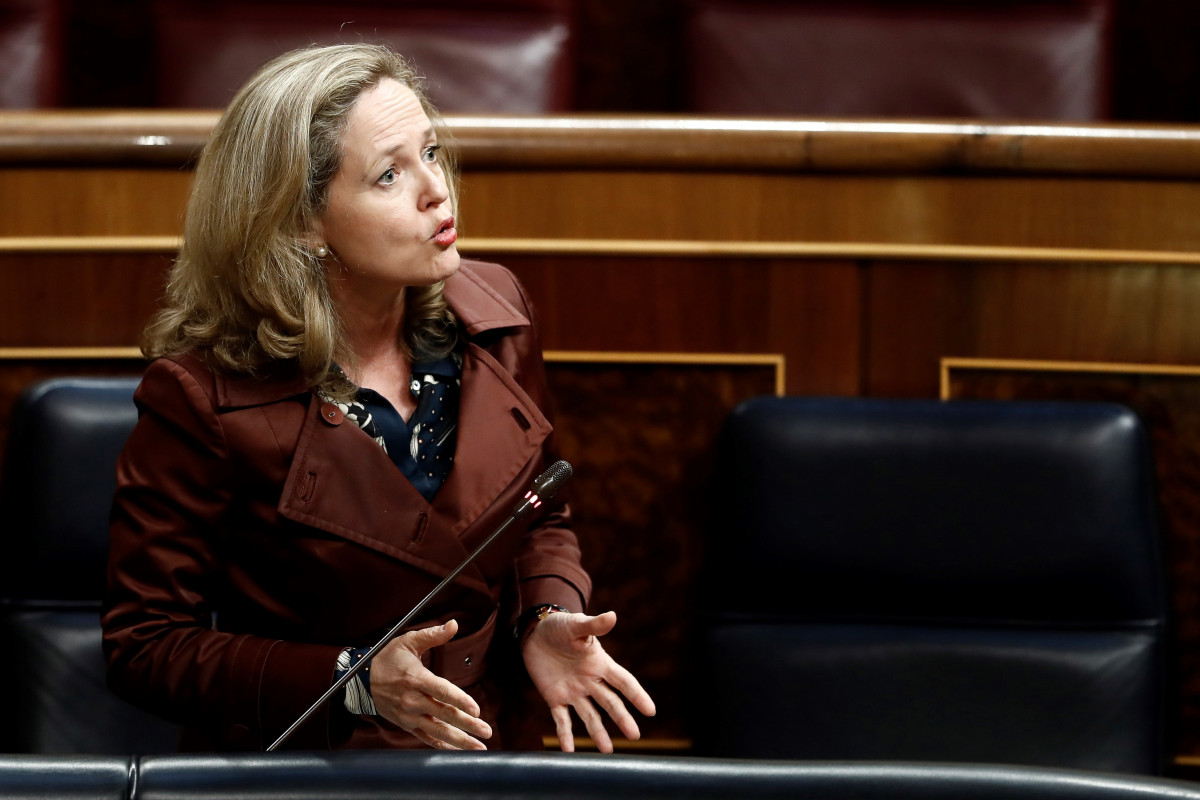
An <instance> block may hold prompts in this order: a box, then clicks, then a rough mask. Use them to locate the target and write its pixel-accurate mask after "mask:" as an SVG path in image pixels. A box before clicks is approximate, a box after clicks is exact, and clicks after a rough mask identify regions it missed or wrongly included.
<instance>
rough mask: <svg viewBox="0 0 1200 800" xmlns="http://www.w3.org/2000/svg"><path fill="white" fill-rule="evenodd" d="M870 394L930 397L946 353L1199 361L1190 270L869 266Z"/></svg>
mask: <svg viewBox="0 0 1200 800" xmlns="http://www.w3.org/2000/svg"><path fill="white" fill-rule="evenodd" d="M866 269H867V274H868V278H867V280H868V290H867V297H868V300H867V307H866V308H865V309H864V316H865V318H866V320H867V326H868V328H869V330H868V331H867V333H866V334H865V336H866V339H867V350H868V355H867V356H866V361H867V368H866V372H867V375H868V376H869V377H868V382H867V386H866V393H867V394H870V395H875V396H881V397H906V396H916V397H929V396H933V395H935V394H936V393H937V369H936V365H937V362H938V359H939V358H941V357H943V356H963V357H981V358H1032V359H1055V360H1075V361H1096V360H1103V361H1127V362H1147V363H1200V270H1198V269H1197V268H1196V267H1194V266H1186V265H1158V266H1154V267H1148V266H1146V265H1120V264H1044V263H975V264H970V263H960V264H955V263H937V264H930V263H914V262H873V263H871V264H870V265H868V266H867V268H866Z"/></svg>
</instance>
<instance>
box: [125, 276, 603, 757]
mask: <svg viewBox="0 0 1200 800" xmlns="http://www.w3.org/2000/svg"><path fill="white" fill-rule="evenodd" d="M445 296H446V299H447V300H448V302H449V303H450V305H451V307H452V308H453V309H454V311H455V313H456V314H457V315H458V317H459V319H460V320H461V322H462V323H463V325H464V327H465V330H466V332H467V335H468V337H469V344H468V346H467V350H466V352H465V355H464V359H463V379H462V398H461V406H460V417H459V434H458V445H457V450H456V453H455V465H454V468H453V469H452V470H451V472H450V474H449V477H448V478H447V480H446V482H445V484H444V485H443V486H442V488H441V490H440V491H439V492H438V493H437V495H436V496H435V497H434V500H433V502H432V503H429V502H426V501H425V499H424V498H423V497H422V496H421V495H420V494H419V493H418V492H417V491H416V490H415V489H414V488H413V487H412V485H411V484H410V483H409V482H408V480H407V479H406V478H405V477H404V475H403V474H402V473H401V472H400V471H399V469H397V468H396V467H395V465H393V464H392V463H391V461H390V460H389V459H388V457H387V455H386V454H385V453H384V451H383V450H382V448H380V447H379V445H378V444H376V443H375V442H374V441H373V440H372V439H371V438H370V437H369V436H368V435H367V434H365V433H364V432H363V431H362V430H361V429H360V428H359V427H358V426H357V425H355V424H354V423H353V422H349V421H345V420H344V419H343V416H342V413H341V412H340V411H339V410H338V408H337V407H336V406H335V405H332V404H329V403H324V402H322V400H321V399H320V398H319V397H317V396H316V395H315V394H314V393H313V392H312V391H311V390H310V389H309V388H307V387H305V386H304V385H303V383H302V382H301V381H299V380H298V379H297V378H290V377H286V376H285V377H281V378H274V379H253V378H247V377H230V376H224V375H220V374H216V373H214V372H213V371H212V370H210V369H208V368H207V367H206V366H205V364H204V362H203V361H202V360H201V359H200V358H198V357H196V356H195V355H184V356H180V357H172V358H164V359H159V360H156V361H154V362H152V363H151V364H150V366H149V367H148V369H147V370H146V373H145V377H144V378H143V380H142V383H141V386H140V387H139V388H138V390H137V393H136V395H135V400H136V402H137V404H138V408H139V412H140V416H139V420H138V423H137V426H136V428H135V430H134V432H133V434H132V436H131V437H130V439H129V442H128V444H127V445H126V447H125V450H124V452H123V454H122V456H121V458H120V461H119V463H118V466H117V494H116V499H115V502H114V506H113V514H112V522H111V552H110V558H109V570H108V596H107V598H106V602H105V608H104V611H103V627H104V648H105V654H106V656H107V659H108V665H109V673H108V676H109V685H110V686H111V687H112V689H113V690H114V691H116V692H117V693H118V694H119V695H121V696H122V697H124V698H126V699H128V700H129V701H131V702H133V703H134V704H135V705H138V706H140V707H142V708H145V709H147V710H149V711H151V712H153V713H156V714H158V715H160V716H163V717H166V718H168V719H171V720H174V721H176V722H178V723H180V724H182V725H184V726H185V731H186V733H185V743H184V747H185V748H187V749H217V750H230V749H263V748H265V747H266V746H267V745H269V744H270V743H271V742H272V741H274V739H275V738H276V737H277V736H278V735H279V734H280V733H282V732H283V731H284V730H285V729H286V728H287V727H288V726H289V725H290V724H291V723H292V722H293V721H294V720H295V719H296V718H297V717H299V716H300V714H301V713H302V712H303V711H304V710H305V709H307V708H308V707H309V705H311V704H312V702H313V701H315V700H316V699H317V698H318V697H319V696H320V695H321V693H322V692H324V691H325V690H326V689H328V688H329V686H330V685H331V682H332V680H333V677H334V669H335V662H336V659H337V656H338V654H339V653H340V652H341V651H342V650H343V649H344V648H346V647H364V646H369V645H371V644H374V642H375V641H377V640H378V638H379V637H380V636H382V635H383V634H384V633H385V632H386V631H387V630H389V629H390V628H391V627H392V625H394V624H395V623H396V621H397V620H399V619H400V618H401V617H403V616H404V614H406V613H407V612H408V611H409V609H410V608H412V607H413V606H414V605H415V604H416V603H417V601H419V600H420V599H421V598H423V597H424V596H425V595H426V594H427V593H428V592H429V591H430V590H431V589H432V588H433V587H434V586H435V585H436V584H437V583H438V581H439V580H440V579H441V578H443V577H445V576H446V575H448V574H449V573H450V572H452V571H453V570H454V568H455V567H456V566H458V564H459V563H461V562H462V561H463V559H464V558H465V557H466V556H467V554H468V553H469V552H470V551H471V550H473V549H474V547H475V546H476V545H478V544H479V543H480V542H481V541H483V540H484V539H485V538H487V536H488V535H489V534H491V533H492V532H493V531H494V530H495V529H496V528H497V527H498V526H499V525H500V524H501V523H502V522H503V521H504V520H505V519H506V518H507V517H508V516H509V514H510V513H511V511H512V510H513V508H514V507H515V506H516V505H517V503H518V501H519V500H520V499H521V497H522V496H523V495H524V493H525V491H526V490H527V489H528V487H529V485H530V483H531V482H532V480H533V478H535V477H536V476H537V475H538V474H539V473H541V472H542V471H543V470H544V469H545V467H546V466H547V465H548V464H550V463H552V462H553V459H554V454H553V453H552V451H551V446H550V440H551V432H552V426H551V423H550V421H549V412H548V405H549V403H548V398H547V395H546V384H545V374H544V369H543V365H542V358H541V351H540V346H539V343H538V339H537V333H536V331H535V330H534V326H533V324H532V313H531V310H530V308H529V305H528V303H527V302H526V299H525V296H524V294H523V291H522V289H521V287H520V285H519V284H518V283H517V281H516V279H515V278H514V277H513V276H512V274H511V273H509V272H508V271H507V270H505V269H504V268H503V267H500V266H497V265H494V264H484V263H479V262H469V261H464V262H463V264H462V267H461V269H460V271H459V272H458V273H456V274H455V275H454V276H453V277H451V278H450V279H449V280H448V281H447V283H446V288H445ZM569 524H570V514H569V511H568V509H567V506H566V505H565V503H564V502H563V501H562V500H561V499H557V500H556V501H552V503H548V504H546V505H544V506H543V507H542V509H541V510H540V513H539V514H537V515H535V516H534V517H532V518H531V519H526V520H522V521H521V522H520V523H518V524H517V525H513V526H511V527H510V528H509V530H508V531H506V532H505V533H504V534H503V535H502V536H501V537H500V538H499V539H497V540H496V541H495V542H493V543H492V545H491V546H490V547H489V548H488V550H486V551H485V552H484V553H483V555H481V556H480V557H479V559H477V560H476V561H475V562H474V563H473V564H472V565H471V566H470V567H468V568H467V569H466V570H465V571H464V572H463V573H462V574H461V575H459V576H458V578H456V579H455V581H454V582H453V583H452V584H451V585H450V586H448V587H447V588H446V590H445V591H443V592H442V594H441V595H440V596H439V597H438V598H436V599H435V600H434V601H432V602H431V603H430V605H429V606H427V607H426V610H425V611H424V612H423V613H422V614H421V615H420V616H421V619H420V620H419V622H417V623H415V624H414V625H413V627H425V626H428V625H434V624H440V623H442V622H444V621H446V620H448V619H450V618H455V619H457V620H458V621H459V626H460V628H459V630H460V632H459V635H458V637H456V639H455V640H454V641H453V642H451V643H449V644H447V645H446V646H445V647H442V648H436V649H435V650H434V651H432V652H431V653H430V654H429V655H428V656H427V661H428V665H429V666H430V667H431V669H433V670H434V671H435V672H437V673H439V674H441V675H443V676H444V677H446V678H448V679H449V680H451V681H453V682H455V683H456V684H458V685H460V686H462V687H464V689H466V690H467V691H468V692H469V693H471V694H472V695H473V696H474V697H475V698H476V700H477V701H478V702H479V704H480V707H481V709H482V710H483V717H484V719H485V720H487V721H488V722H489V724H491V725H492V727H493V730H497V732H498V735H494V736H493V739H492V740H491V741H490V742H489V743H488V744H489V747H496V746H497V745H498V744H499V745H501V746H503V745H504V744H505V743H506V742H505V736H506V733H505V726H504V724H503V719H502V718H501V717H499V712H500V705H501V704H500V702H499V700H500V697H501V695H505V696H507V694H508V693H510V692H511V691H512V688H511V681H508V682H506V681H498V679H497V675H502V676H503V675H511V676H514V679H519V677H520V676H521V675H522V674H523V668H521V667H520V665H519V653H518V652H517V649H516V647H515V644H514V642H513V641H512V640H513V637H512V625H513V623H514V622H515V620H516V618H517V616H518V615H519V613H520V612H521V611H522V610H524V609H527V608H530V607H533V606H535V605H539V604H541V603H557V604H559V605H562V606H565V607H567V608H569V609H571V610H573V611H578V610H582V609H583V607H584V605H585V603H586V601H587V597H588V595H589V593H590V591H591V586H590V581H589V579H588V577H587V574H586V573H585V572H584V570H583V569H582V567H581V566H580V558H579V549H578V546H577V542H576V539H575V536H574V534H573V533H572V532H571V531H570V528H569ZM514 665H515V666H514ZM326 706H328V707H327V708H324V709H322V710H321V711H320V712H319V713H317V714H314V715H313V717H311V718H310V719H309V720H308V721H307V722H306V723H305V725H304V726H303V727H301V728H300V729H298V730H297V731H296V733H295V734H293V736H292V737H291V738H290V739H289V740H288V742H287V744H286V746H287V747H291V748H308V749H314V748H327V747H418V746H420V744H419V743H418V742H417V740H416V739H415V738H413V737H412V736H410V735H409V734H407V733H405V732H404V731H401V730H399V729H398V728H396V727H395V726H392V725H390V724H389V723H387V722H386V721H384V720H383V719H382V718H379V717H370V718H364V717H355V716H352V715H351V714H349V713H348V712H346V711H345V709H344V708H343V707H342V705H341V698H340V696H339V697H335V698H334V699H333V700H331V701H330V702H329V703H327V704H326ZM508 739H509V741H507V744H508V746H510V747H511V746H513V745H514V744H516V742H514V741H513V740H512V739H513V737H512V735H511V734H510V735H509V736H508ZM524 744H532V742H530V741H529V740H528V739H526V740H525V742H524Z"/></svg>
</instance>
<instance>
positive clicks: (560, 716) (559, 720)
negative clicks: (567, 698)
mask: <svg viewBox="0 0 1200 800" xmlns="http://www.w3.org/2000/svg"><path fill="white" fill-rule="evenodd" d="M550 716H551V718H553V719H554V732H555V733H557V734H558V744H559V746H560V747H561V748H562V751H563V752H564V753H574V752H575V733H574V731H572V730H571V712H570V711H568V710H567V707H566V706H553V707H551V709H550Z"/></svg>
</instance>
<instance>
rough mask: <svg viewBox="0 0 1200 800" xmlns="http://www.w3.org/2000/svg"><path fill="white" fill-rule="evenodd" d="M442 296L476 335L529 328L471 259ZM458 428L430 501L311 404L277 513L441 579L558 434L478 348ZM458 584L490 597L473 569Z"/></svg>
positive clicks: (378, 452) (470, 359)
mask: <svg viewBox="0 0 1200 800" xmlns="http://www.w3.org/2000/svg"><path fill="white" fill-rule="evenodd" d="M445 296H446V299H447V301H448V302H449V303H450V304H451V307H452V308H453V309H454V311H455V313H456V314H457V315H458V317H459V319H460V320H461V321H462V323H463V325H464V327H465V329H466V330H467V333H468V335H469V336H472V337H474V336H477V335H479V334H481V333H485V332H487V331H492V330H495V329H498V328H508V327H519V326H528V325H529V324H530V322H529V319H528V318H527V317H526V316H525V315H523V314H521V313H520V312H519V311H517V310H516V309H515V308H514V307H513V306H512V305H511V304H510V303H508V302H507V301H506V300H505V299H504V298H503V297H501V296H500V295H499V294H497V293H496V292H495V291H494V290H493V289H492V288H491V287H490V286H488V285H487V284H486V283H484V282H483V281H482V280H481V279H480V278H479V277H478V276H476V275H475V274H474V272H473V271H472V270H471V269H470V267H469V262H464V269H462V270H460V271H459V272H458V273H457V274H456V275H455V276H454V277H452V278H451V279H450V280H449V281H447V284H446V292H445ZM458 424H459V433H458V444H457V450H456V453H455V457H454V460H455V466H454V468H453V469H451V470H450V474H449V476H448V478H447V480H446V483H445V484H444V485H443V486H442V488H441V489H440V490H439V491H438V493H437V495H435V496H434V500H433V503H432V504H430V503H428V502H427V501H426V500H425V498H423V497H422V496H421V494H420V493H419V492H417V490H416V489H414V488H413V486H412V484H411V483H409V481H408V480H407V479H406V478H405V477H404V475H403V474H402V473H401V472H400V471H399V470H398V469H397V468H396V466H395V465H394V464H392V463H391V461H390V459H389V458H388V457H387V454H386V453H384V451H383V449H382V448H380V447H379V445H378V444H376V443H375V442H374V441H373V440H372V439H371V438H370V437H369V436H367V435H366V434H365V433H363V432H362V431H361V430H359V429H358V427H357V426H356V425H355V424H354V423H353V422H349V421H346V420H344V418H343V416H342V414H341V412H340V411H339V410H338V409H337V408H336V407H335V406H333V405H331V404H326V403H323V402H321V401H320V399H319V398H316V397H314V398H313V400H312V401H311V402H310V404H309V410H308V414H307V415H306V417H305V421H304V425H303V428H302V430H301V432H300V437H299V440H298V443H297V446H296V453H295V456H294V458H293V460H292V464H291V467H290V470H289V472H288V477H287V481H286V483H285V485H284V489H283V494H282V496H281V498H280V504H279V513H280V514H281V515H282V516H283V517H285V518H287V519H291V520H295V521H296V522H300V523H303V524H305V525H311V526H313V527H316V528H319V529H320V530H323V531H326V532H328V533H331V534H334V535H336V536H340V537H342V538H345V539H348V540H350V541H353V542H356V543H358V544H361V545H363V546H366V547H370V548H372V549H374V550H377V551H379V552H381V553H384V554H386V555H389V556H391V557H393V558H397V559H400V560H402V561H404V562H406V563H408V564H411V565H413V566H415V567H417V568H419V569H422V570H425V571H427V572H429V573H431V574H433V575H436V576H438V577H444V576H445V575H447V574H449V573H450V572H451V571H453V570H454V569H455V568H456V567H457V566H458V565H459V564H460V563H462V561H463V560H464V559H465V558H466V557H467V555H468V554H469V552H470V549H472V548H474V547H475V546H477V545H478V544H479V542H480V541H482V540H483V538H484V537H486V536H487V535H488V534H490V533H491V531H479V532H472V533H471V535H470V536H469V538H467V539H464V538H463V533H464V532H465V531H468V530H470V528H471V525H472V523H474V522H475V521H476V520H477V519H478V518H479V516H480V515H481V514H482V513H483V512H484V511H485V510H486V509H487V508H488V507H489V506H491V505H492V504H493V503H494V502H496V500H497V498H499V497H500V496H501V495H502V494H503V493H504V492H505V490H506V489H507V488H508V486H509V485H510V484H511V483H512V481H513V480H514V479H515V478H516V476H517V475H518V474H519V473H520V472H521V470H522V469H523V468H524V467H525V466H526V465H527V464H528V463H529V461H530V459H532V458H534V457H535V456H536V455H537V453H538V452H539V450H540V448H541V446H542V443H543V442H544V440H545V439H546V437H547V436H549V434H550V432H551V430H552V427H551V425H550V423H549V421H548V420H547V419H546V418H545V416H544V415H543V414H542V412H541V410H540V409H539V408H538V407H537V405H536V404H535V403H534V402H533V401H532V400H531V399H530V398H529V396H528V395H527V394H526V393H525V391H524V390H523V389H522V388H521V387H520V385H519V384H518V383H517V382H516V380H514V378H513V376H512V375H510V374H509V372H508V371H507V370H506V369H504V367H503V366H502V365H501V364H500V363H499V362H498V361H497V360H496V359H495V358H493V357H492V355H490V354H489V353H488V352H487V351H486V350H484V349H483V348H481V347H479V346H478V345H476V344H474V343H469V344H468V346H467V351H466V353H465V354H464V358H463V392H462V398H461V404H460V407H459V423H458ZM456 581H457V582H458V583H460V584H463V585H466V586H470V587H471V588H474V589H477V590H481V591H485V592H486V591H488V587H487V583H486V581H485V580H484V578H483V574H482V573H481V572H480V571H479V570H478V569H477V568H476V566H475V565H472V566H471V567H469V568H468V569H466V570H464V571H463V573H462V574H461V575H459V576H458V578H457V579H456Z"/></svg>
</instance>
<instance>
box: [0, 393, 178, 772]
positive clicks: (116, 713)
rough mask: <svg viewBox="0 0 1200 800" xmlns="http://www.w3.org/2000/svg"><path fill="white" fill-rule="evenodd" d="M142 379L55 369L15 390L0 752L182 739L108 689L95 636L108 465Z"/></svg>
mask: <svg viewBox="0 0 1200 800" xmlns="http://www.w3.org/2000/svg"><path fill="white" fill-rule="evenodd" d="M137 383H138V382H137V379H136V378H59V379H52V380H48V381H44V382H41V383H37V384H34V385H31V386H29V387H27V388H26V389H25V390H24V391H23V392H22V393H21V395H20V397H19V398H18V399H17V402H16V407H15V409H14V413H13V415H12V421H11V427H10V430H9V437H8V443H7V446H6V448H5V456H4V475H3V481H2V482H0V537H3V549H4V558H3V560H0V652H3V653H4V654H5V655H4V658H3V660H2V665H0V683H2V684H3V685H4V686H6V687H8V691H6V692H4V693H3V699H0V719H4V720H6V721H7V723H6V724H5V725H3V726H0V731H2V732H0V750H3V751H4V752H15V753H116V754H122V753H123V754H129V753H161V752H171V751H174V750H175V749H177V742H178V732H177V729H175V728H174V727H173V726H169V725H167V724H166V723H164V722H161V721H159V720H157V719H155V718H153V717H150V716H148V715H146V714H143V713H142V712H140V711H137V710H136V709H134V708H133V707H132V706H129V705H128V704H126V703H125V702H124V701H122V700H119V699H117V698H116V696H115V695H113V694H112V693H111V692H109V690H108V687H107V685H106V683H105V664H104V656H103V653H102V651H101V645H100V600H101V597H102V596H103V592H104V581H105V577H104V576H105V569H106V562H107V559H108V515H109V508H110V506H111V504H112V497H113V492H114V490H115V488H116V477H115V465H116V461H117V456H118V454H119V453H120V451H121V448H122V446H123V445H124V443H125V440H126V438H128V436H129V432H130V431H131V430H132V429H133V426H134V423H135V422H136V421H137V409H136V408H135V407H134V404H133V391H134V389H135V388H136V386H137Z"/></svg>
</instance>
